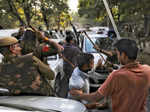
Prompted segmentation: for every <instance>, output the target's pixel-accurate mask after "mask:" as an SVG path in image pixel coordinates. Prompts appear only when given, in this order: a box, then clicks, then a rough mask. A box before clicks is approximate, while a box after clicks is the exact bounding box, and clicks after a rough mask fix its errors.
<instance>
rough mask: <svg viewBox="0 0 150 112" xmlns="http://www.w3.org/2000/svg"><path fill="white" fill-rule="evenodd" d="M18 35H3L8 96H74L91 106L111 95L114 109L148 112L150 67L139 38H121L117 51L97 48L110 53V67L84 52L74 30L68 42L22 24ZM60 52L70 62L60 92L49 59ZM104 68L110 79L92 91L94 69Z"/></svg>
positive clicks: (2, 81) (3, 81)
mask: <svg viewBox="0 0 150 112" xmlns="http://www.w3.org/2000/svg"><path fill="white" fill-rule="evenodd" d="M14 36H15V37H4V38H0V53H1V54H2V55H3V56H4V57H3V59H2V62H1V65H0V68H1V69H0V75H1V77H0V87H3V88H7V89H8V90H9V93H8V94H7V95H15V96H18V95H44V96H57V97H63V98H69V99H74V100H77V101H80V102H82V103H83V104H84V105H85V106H86V107H87V108H88V109H89V110H91V109H94V108H100V107H101V106H102V105H101V103H100V101H101V100H103V99H105V100H106V102H107V100H108V99H107V98H110V99H111V103H112V112H146V108H145V102H146V98H147V96H148V90H149V88H150V75H149V73H150V66H148V65H142V64H140V62H137V55H138V47H137V45H136V42H135V41H134V40H130V39H120V40H118V41H117V42H116V43H115V44H114V49H113V50H112V51H106V50H103V49H99V48H97V47H98V46H95V49H97V50H99V51H98V52H101V53H104V54H105V55H107V56H108V60H107V66H106V65H105V64H104V65H103V64H102V60H101V59H100V60H99V61H98V63H97V66H96V68H93V67H94V56H93V55H92V54H90V53H83V52H82V51H81V49H80V48H79V47H78V46H77V45H76V42H74V37H73V35H72V34H71V33H68V34H66V38H65V41H64V43H62V44H63V45H60V44H58V43H56V42H54V41H53V40H52V39H51V38H48V37H46V36H45V35H43V33H42V32H41V31H39V30H37V29H36V28H34V27H32V26H30V27H28V28H26V31H24V28H23V27H21V28H20V30H19V32H18V33H17V35H14ZM56 54H59V56H60V57H63V59H64V58H65V59H66V60H67V61H66V60H65V59H64V61H63V71H64V73H65V75H64V76H63V79H62V80H61V81H62V82H61V83H60V88H61V89H60V90H59V93H60V94H59V95H58V94H57V93H55V91H54V88H52V86H51V80H54V79H55V75H56V74H55V73H54V71H53V70H52V69H51V68H50V67H49V66H48V63H47V57H48V56H51V55H56ZM118 61H119V62H118ZM110 63H111V66H110ZM118 63H120V67H117V68H116V66H114V64H118ZM112 65H113V66H112ZM104 67H107V68H109V73H110V74H109V75H108V78H107V79H106V80H105V82H104V83H103V84H102V85H101V86H100V87H99V88H98V90H96V91H95V92H92V93H90V90H89V89H90V83H89V74H88V72H89V71H91V70H93V69H94V70H96V69H101V68H104ZM110 67H111V68H110ZM114 69H115V70H114Z"/></svg>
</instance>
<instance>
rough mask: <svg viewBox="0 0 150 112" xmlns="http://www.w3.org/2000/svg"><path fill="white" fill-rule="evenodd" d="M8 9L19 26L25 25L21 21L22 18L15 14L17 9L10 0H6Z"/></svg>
mask: <svg viewBox="0 0 150 112" xmlns="http://www.w3.org/2000/svg"><path fill="white" fill-rule="evenodd" d="M7 2H8V5H9V8H10V12H11V13H12V14H13V15H14V16H16V17H17V19H18V20H19V21H20V24H22V25H25V22H24V21H23V20H22V18H21V17H20V15H19V14H18V12H17V9H16V7H15V5H14V3H13V1H12V0H7Z"/></svg>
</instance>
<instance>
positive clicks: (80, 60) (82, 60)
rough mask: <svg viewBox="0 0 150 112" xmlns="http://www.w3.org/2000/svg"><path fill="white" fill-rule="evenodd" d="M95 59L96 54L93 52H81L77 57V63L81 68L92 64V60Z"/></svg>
mask: <svg viewBox="0 0 150 112" xmlns="http://www.w3.org/2000/svg"><path fill="white" fill-rule="evenodd" d="M93 59H94V56H93V55H92V54H89V53H81V54H80V55H79V56H78V57H77V65H78V67H79V68H80V69H81V68H82V66H83V65H85V64H87V65H88V64H90V62H91V60H93Z"/></svg>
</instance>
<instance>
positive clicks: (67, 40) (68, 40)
mask: <svg viewBox="0 0 150 112" xmlns="http://www.w3.org/2000/svg"><path fill="white" fill-rule="evenodd" d="M71 40H73V36H72V35H67V37H66V42H67V43H70V41H71Z"/></svg>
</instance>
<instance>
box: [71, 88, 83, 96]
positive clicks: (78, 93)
mask: <svg viewBox="0 0 150 112" xmlns="http://www.w3.org/2000/svg"><path fill="white" fill-rule="evenodd" d="M69 93H70V94H71V95H72V96H75V97H80V96H81V95H82V94H83V91H82V90H77V89H72V90H70V91H69Z"/></svg>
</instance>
